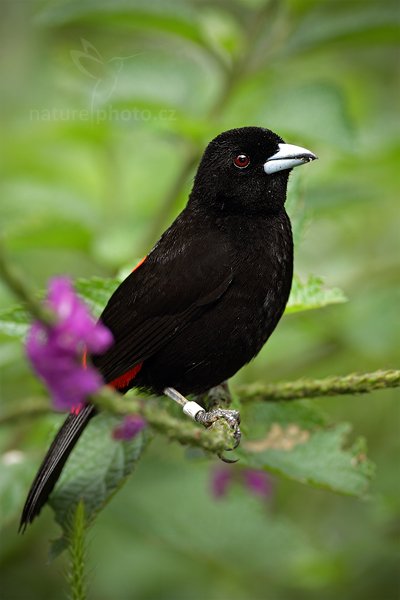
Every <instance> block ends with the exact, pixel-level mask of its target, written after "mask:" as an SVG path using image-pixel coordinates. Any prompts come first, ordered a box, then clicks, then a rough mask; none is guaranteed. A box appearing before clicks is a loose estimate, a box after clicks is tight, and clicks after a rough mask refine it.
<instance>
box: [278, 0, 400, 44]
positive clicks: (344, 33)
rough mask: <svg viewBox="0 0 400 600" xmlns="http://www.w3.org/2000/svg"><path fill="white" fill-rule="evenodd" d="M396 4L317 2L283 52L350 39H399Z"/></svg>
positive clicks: (367, 41)
mask: <svg viewBox="0 0 400 600" xmlns="http://www.w3.org/2000/svg"><path fill="white" fill-rule="evenodd" d="M399 15H400V12H399V6H398V2H397V1H395V0H389V1H386V2H380V3H376V2H359V3H358V2H351V3H349V2H341V3H334V2H332V3H325V2H324V3H317V4H316V6H315V7H313V8H312V10H310V11H308V12H307V13H306V15H305V17H304V19H303V20H301V21H300V22H299V23H298V24H297V27H296V28H295V31H294V33H293V35H292V36H291V37H290V38H289V40H288V42H287V44H286V47H285V52H287V53H293V52H296V53H298V52H299V51H302V50H310V49H315V48H319V49H321V47H322V46H324V45H326V44H328V43H334V42H338V40H341V41H346V40H347V41H349V43H350V44H351V46H352V47H353V46H354V45H355V44H356V43H361V44H369V43H371V41H372V40H385V42H386V43H389V41H390V40H395V39H398V24H399Z"/></svg>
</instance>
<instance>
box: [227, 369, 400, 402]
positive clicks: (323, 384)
mask: <svg viewBox="0 0 400 600" xmlns="http://www.w3.org/2000/svg"><path fill="white" fill-rule="evenodd" d="M399 386H400V370H394V369H393V370H388V371H383V370H380V371H374V372H373V373H352V374H350V375H345V376H342V377H340V376H335V377H326V378H325V379H299V380H297V381H288V382H282V383H275V384H274V383H272V384H269V385H264V384H261V383H253V384H250V385H243V386H240V387H239V388H237V389H236V393H237V395H238V396H239V398H240V400H241V401H242V402H250V401H253V402H254V401H262V402H271V401H276V400H297V399H299V398H318V397H321V396H338V395H342V394H366V393H368V392H372V391H373V390H379V389H383V388H394V387H399Z"/></svg>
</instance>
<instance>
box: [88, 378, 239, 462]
mask: <svg viewBox="0 0 400 600" xmlns="http://www.w3.org/2000/svg"><path fill="white" fill-rule="evenodd" d="M90 400H91V402H93V404H95V405H96V406H97V407H99V408H100V409H102V410H105V411H107V412H110V413H112V414H115V415H129V414H132V413H136V414H139V415H141V416H142V417H144V418H145V419H146V421H147V423H148V424H149V425H150V426H151V427H152V428H153V429H154V430H156V431H158V432H159V433H162V434H163V435H165V436H167V437H168V438H169V439H170V440H174V441H177V442H180V443H181V444H184V445H188V446H194V447H197V448H202V449H203V450H206V451H207V452H213V453H214V454H221V453H222V452H224V451H225V450H226V449H227V448H233V446H234V445H235V440H234V438H233V435H232V432H231V430H230V429H229V426H228V424H227V423H226V422H225V421H224V420H222V419H221V420H219V421H216V422H215V423H214V424H213V425H212V426H211V427H210V428H208V429H203V428H202V427H201V426H200V425H195V424H194V423H191V422H190V421H189V420H186V419H185V420H183V419H182V420H181V419H176V418H175V417H172V416H171V415H170V414H169V413H168V412H167V411H166V410H164V409H162V408H161V407H160V405H159V403H158V402H157V401H156V399H155V398H151V397H150V398H146V399H140V398H136V397H134V398H132V399H130V398H127V397H125V398H122V397H121V396H120V394H118V393H116V392H114V391H113V390H112V389H111V388H109V387H104V388H103V389H102V390H101V391H100V392H99V393H98V394H96V395H95V396H93V397H91V399H90Z"/></svg>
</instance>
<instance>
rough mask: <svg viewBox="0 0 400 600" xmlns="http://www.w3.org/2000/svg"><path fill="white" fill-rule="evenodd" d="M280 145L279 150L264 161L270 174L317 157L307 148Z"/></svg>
mask: <svg viewBox="0 0 400 600" xmlns="http://www.w3.org/2000/svg"><path fill="white" fill-rule="evenodd" d="M278 146H279V150H278V152H276V153H275V154H273V155H272V156H270V157H269V159H268V160H267V162H265V163H264V171H265V172H266V173H267V174H268V175H270V174H271V173H276V172H277V171H286V170H287V169H293V167H298V166H299V165H304V164H305V163H308V162H311V161H312V160H315V159H316V158H317V156H315V154H313V153H312V152H310V150H307V148H301V147H300V146H294V145H293V144H278Z"/></svg>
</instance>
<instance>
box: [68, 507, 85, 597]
mask: <svg viewBox="0 0 400 600" xmlns="http://www.w3.org/2000/svg"><path fill="white" fill-rule="evenodd" d="M85 531H86V522H85V505H84V503H83V502H82V501H80V502H79V503H78V505H77V507H76V510H75V513H74V515H73V517H72V521H71V524H70V527H69V530H68V533H67V541H68V554H69V570H68V573H67V579H68V582H69V585H70V589H71V600H86V577H85V558H86V546H85Z"/></svg>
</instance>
